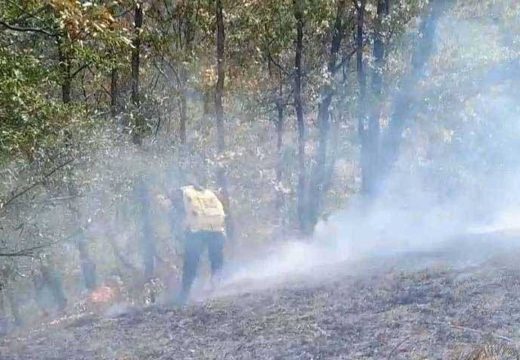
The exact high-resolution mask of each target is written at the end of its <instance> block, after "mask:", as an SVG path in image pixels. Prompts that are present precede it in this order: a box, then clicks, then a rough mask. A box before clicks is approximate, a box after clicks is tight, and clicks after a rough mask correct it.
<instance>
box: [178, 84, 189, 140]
mask: <svg viewBox="0 0 520 360" xmlns="http://www.w3.org/2000/svg"><path fill="white" fill-rule="evenodd" d="M183 81H184V79H183ZM185 86H186V85H185V84H181V92H180V99H179V110H180V124H179V135H180V140H181V144H182V145H185V144H186V122H187V117H188V116H187V107H188V102H187V99H186V89H185Z"/></svg>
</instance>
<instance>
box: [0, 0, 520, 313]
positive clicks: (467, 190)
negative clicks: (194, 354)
mask: <svg viewBox="0 0 520 360" xmlns="http://www.w3.org/2000/svg"><path fill="white" fill-rule="evenodd" d="M519 19H520V4H519V3H518V2H515V1H512V0H495V1H490V0H489V1H488V0H485V1H477V0H466V1H462V0H460V1H456V0H453V1H449V0H430V1H427V0H402V1H390V0H355V1H350V0H328V1H310V0H263V1H259V0H256V1H255V0H199V1H195V0H193V1H192V0H177V1H175V0H167V1H153V0H150V1H137V0H114V1H73V0H45V1H34V0H23V1H14V0H0V313H1V314H8V313H9V314H10V315H9V316H11V317H14V318H19V317H20V309H19V308H26V309H30V310H32V311H33V312H36V311H37V310H38V306H39V305H38V304H36V303H35V302H34V301H30V300H28V301H27V302H24V301H22V300H21V299H22V298H26V296H25V295H26V294H32V292H33V291H34V288H35V287H36V288H37V289H38V286H40V288H42V286H43V285H45V286H43V287H44V288H45V289H48V291H47V292H46V293H45V294H43V295H42V296H39V298H40V299H41V300H42V301H43V302H45V301H47V302H49V303H51V304H53V306H57V307H65V306H68V305H67V304H66V303H67V301H68V299H75V298H78V297H79V296H80V295H81V294H82V293H83V292H84V291H89V290H92V289H94V288H96V286H97V285H99V284H100V283H102V282H103V281H105V280H106V279H111V278H114V277H118V278H120V279H122V281H123V283H124V284H125V285H126V287H127V288H128V289H127V291H128V294H127V295H128V297H129V298H133V299H136V298H138V299H139V300H136V301H152V300H153V299H152V300H150V299H145V300H143V299H142V295H140V294H143V293H146V291H145V289H147V286H148V285H147V284H148V282H149V280H150V279H152V278H155V277H158V278H161V277H162V281H163V282H166V280H165V279H166V278H167V277H168V276H171V275H166V274H176V273H178V272H179V267H180V261H179V259H180V251H181V246H180V244H179V242H178V241H176V237H175V231H174V229H173V228H172V226H171V224H172V221H171V219H170V218H169V216H170V214H169V213H167V212H164V211H163V210H161V207H160V206H159V204H158V203H157V200H156V195H157V194H160V193H165V192H168V191H171V190H172V189H173V188H175V187H176V186H179V185H181V184H183V182H185V181H187V180H190V179H196V180H197V181H198V182H199V184H200V185H202V186H207V187H211V188H214V189H217V190H218V191H219V193H220V195H221V198H222V199H223V203H224V205H225V207H226V209H227V211H228V214H231V215H232V216H229V217H228V220H229V221H228V224H227V227H228V231H229V234H230V235H231V237H232V239H231V241H230V242H229V243H228V244H227V245H226V246H227V249H226V252H227V253H229V254H232V255H233V258H240V257H241V256H243V257H247V256H250V255H251V254H254V253H255V251H256V250H257V249H260V248H263V247H265V246H267V245H272V244H273V243H278V242H281V241H284V240H287V239H292V238H298V239H308V238H310V237H312V234H313V232H314V230H315V228H316V225H317V224H321V222H320V219H322V218H323V217H324V216H325V217H326V216H327V215H329V214H337V215H336V216H335V217H334V216H333V217H332V220H331V221H333V222H334V223H335V224H336V225H337V226H338V227H339V228H340V230H339V231H341V233H342V235H340V236H339V237H341V238H342V239H341V240H342V241H345V242H349V243H354V244H355V243H356V240H359V242H360V243H361V239H364V240H374V239H375V238H378V239H377V241H381V243H384V242H385V236H387V237H388V239H390V238H391V239H394V238H396V237H397V238H400V236H396V234H397V233H401V234H404V235H402V237H403V238H404V241H406V242H410V241H414V240H417V241H420V239H418V238H425V237H424V236H422V235H424V234H428V233H429V234H431V233H435V232H436V231H438V230H439V229H443V230H445V231H446V234H448V232H449V231H448V230H447V229H450V231H453V233H455V232H456V231H459V230H463V228H464V227H465V226H469V225H470V224H474V223H484V222H491V221H493V220H495V219H496V218H497V217H500V216H502V215H503V214H502V213H501V212H502V211H503V210H504V209H512V210H511V211H513V212H514V211H516V210H515V202H517V201H518V200H520V192H519V191H518V190H517V189H518V185H519V179H520V177H519V176H518V175H519V173H518V171H519V170H520V168H519V165H520V163H519V159H520V157H519V156H518V153H519V150H520V141H519V139H520V136H519V135H520V121H519V120H520V119H519V114H520V111H519V110H520V87H519V83H520V57H519V55H520V20H519ZM345 209H347V210H345ZM414 216H415V217H414ZM353 219H354V220H353ZM360 224H363V225H362V226H361V225H360ZM356 225H357V227H356ZM419 228H421V229H422V230H421V231H422V232H420V234H421V236H417V235H418V234H419V233H418V231H419V230H418V229H419ZM381 229H382V230H381ZM437 235H438V234H437ZM336 236H338V235H336ZM439 236H440V235H439ZM319 238H320V237H319V236H317V237H316V239H317V241H319ZM379 238H380V239H379ZM423 240H424V239H423ZM302 241H305V240H302ZM361 245H362V246H364V245H363V244H361ZM387 246H388V245H387ZM340 248H341V249H347V248H350V245H349V246H347V247H345V248H343V247H340ZM335 249H336V248H335ZM345 251H347V250H345ZM130 284H131V285H130ZM27 298H28V297H27ZM65 298H66V299H65ZM152 298H153V296H152ZM69 302H70V301H69ZM48 307H49V306H47V305H46V304H44V305H42V306H41V308H48ZM9 309H10V310H9ZM27 313H31V311H28V312H27ZM16 320H18V319H16ZM20 321H21V319H20Z"/></svg>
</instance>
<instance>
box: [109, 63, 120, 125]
mask: <svg viewBox="0 0 520 360" xmlns="http://www.w3.org/2000/svg"><path fill="white" fill-rule="evenodd" d="M118 80H119V73H118V71H117V68H115V67H114V68H112V71H111V73H110V113H111V114H112V116H113V117H115V116H116V115H117V114H118V113H119V105H118V97H119V88H118Z"/></svg>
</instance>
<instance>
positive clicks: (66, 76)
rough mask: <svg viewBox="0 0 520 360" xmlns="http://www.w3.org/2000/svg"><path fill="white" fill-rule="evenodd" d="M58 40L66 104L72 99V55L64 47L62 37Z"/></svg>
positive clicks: (62, 93) (63, 95)
mask: <svg viewBox="0 0 520 360" xmlns="http://www.w3.org/2000/svg"><path fill="white" fill-rule="evenodd" d="M56 42H57V46H58V60H59V62H60V64H59V67H60V72H61V77H62V79H61V100H62V101H63V103H64V104H69V103H70V102H71V101H72V95H71V93H72V74H71V64H70V57H69V55H68V54H67V53H66V49H65V48H64V45H63V41H62V39H61V38H59V37H58V38H57V40H56Z"/></svg>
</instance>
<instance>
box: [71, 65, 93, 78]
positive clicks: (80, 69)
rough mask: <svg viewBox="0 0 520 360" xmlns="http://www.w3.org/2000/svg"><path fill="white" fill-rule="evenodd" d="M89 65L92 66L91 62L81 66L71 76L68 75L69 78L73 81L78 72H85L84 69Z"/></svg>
mask: <svg viewBox="0 0 520 360" xmlns="http://www.w3.org/2000/svg"><path fill="white" fill-rule="evenodd" d="M90 65H92V63H91V62H88V63H86V64H83V65H81V66H80V67H79V68H78V69H77V70H76V71H74V72H73V73H72V74H71V75H70V78H71V79H73V78H74V77H76V75H78V74H79V73H80V72H82V71H83V70H85V69H86V68H88V67H89V66H90Z"/></svg>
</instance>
